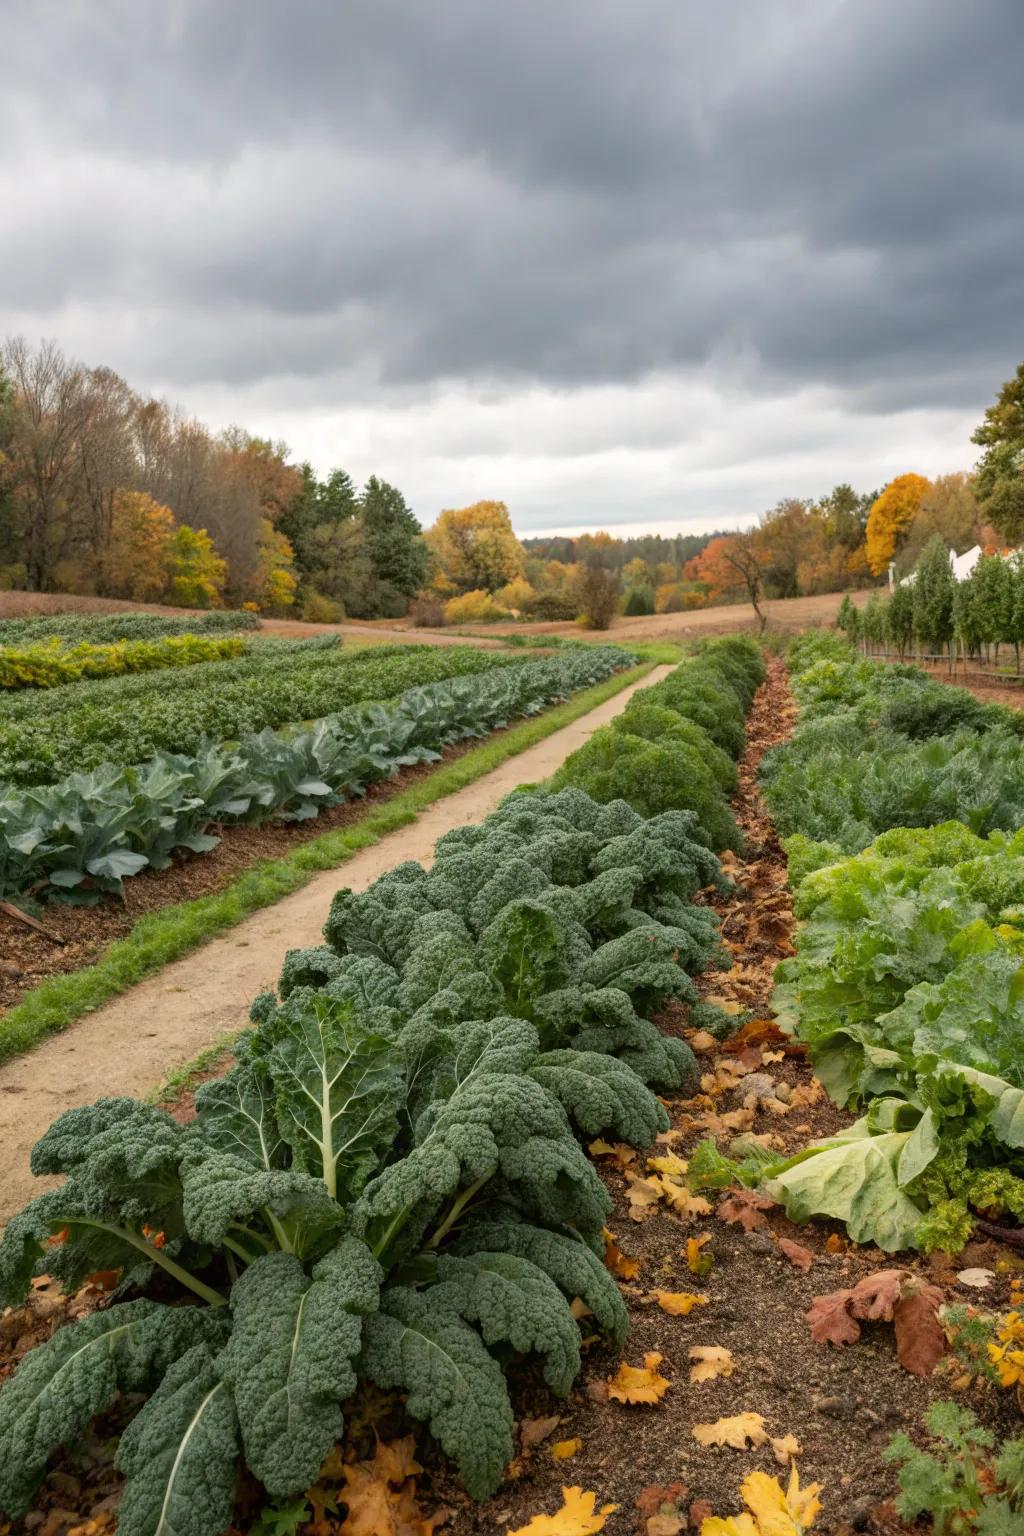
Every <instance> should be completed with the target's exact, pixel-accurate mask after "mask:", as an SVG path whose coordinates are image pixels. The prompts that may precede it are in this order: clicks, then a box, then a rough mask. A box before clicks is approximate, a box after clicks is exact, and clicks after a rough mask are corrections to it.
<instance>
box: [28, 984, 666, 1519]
mask: <svg viewBox="0 0 1024 1536" xmlns="http://www.w3.org/2000/svg"><path fill="white" fill-rule="evenodd" d="M380 1017H381V1016H380V1011H379V1009H375V1008H374V1007H370V1008H369V1009H368V1010H366V1011H361V1010H360V1009H359V1008H358V1007H357V1006H356V1004H355V1003H354V1002H353V1001H351V1000H348V1001H345V1000H341V999H339V998H336V997H330V996H328V995H327V994H326V993H325V992H314V991H312V990H311V989H310V988H308V987H297V988H296V989H294V990H293V991H291V992H290V993H289V996H288V997H287V999H286V1000H285V1001H284V1002H283V1003H282V1004H281V1005H279V1006H276V1007H274V1008H273V1009H272V1010H269V1011H268V1014H267V1017H266V1018H265V1020H264V1022H263V1023H262V1024H261V1025H260V1026H259V1028H257V1029H256V1030H255V1031H253V1032H252V1033H251V1034H250V1035H249V1036H248V1037H247V1038H246V1039H245V1041H244V1043H243V1044H242V1046H241V1047H240V1050H239V1053H238V1062H237V1065H236V1066H235V1067H234V1068H233V1070H232V1071H230V1072H229V1073H228V1074H227V1076H225V1077H224V1078H221V1079H219V1080H217V1081H215V1082H211V1083H209V1084H206V1085H204V1086H203V1087H202V1088H200V1089H199V1091H198V1092H197V1094H196V1109H197V1114H196V1119H195V1121H194V1123H193V1124H191V1125H189V1126H182V1125H180V1124H178V1123H177V1122H176V1121H175V1120H173V1119H172V1118H171V1117H170V1116H169V1115H167V1114H165V1113H164V1112H162V1111H161V1110H158V1109H154V1108H151V1107H149V1106H147V1105H144V1104H140V1103H138V1102H136V1101H134V1100H130V1099H106V1100H101V1101H100V1102H99V1103H97V1104H94V1105H90V1106H88V1107H87V1108H83V1109H76V1110H71V1111H68V1112H67V1113H66V1114H64V1115H62V1116H61V1117H60V1118H59V1119H58V1120H57V1121H56V1122H55V1123H54V1125H53V1126H52V1127H51V1128H50V1130H49V1131H48V1132H47V1134H46V1135H45V1136H44V1137H43V1139H42V1140H41V1141H40V1142H39V1143H38V1144H37V1146H36V1148H35V1149H34V1152H33V1158H32V1166H33V1170H34V1171H35V1172H36V1173H38V1174H63V1175H65V1182H64V1183H63V1185H62V1186H61V1187H60V1188H58V1189H54V1190H49V1191H47V1192H46V1193H45V1194H43V1195H41V1196H40V1197H39V1198H38V1199H36V1200H35V1201H33V1202H32V1203H31V1204H30V1205H29V1206H27V1207H26V1208H25V1210H23V1211H22V1212H21V1213H20V1214H19V1215H18V1216H16V1217H15V1218H14V1219H13V1220H12V1221H11V1223H10V1224H9V1226H8V1228H7V1230H6V1232H5V1234H4V1237H3V1240H2V1242H0V1305H13V1304H17V1303H18V1302H20V1301H21V1300H23V1298H24V1297H25V1295H26V1293H27V1291H28V1288H29V1285H30V1282H31V1278H32V1276H33V1274H34V1273H35V1272H37V1270H38V1269H40V1268H41V1267H43V1266H45V1268H46V1269H47V1271H48V1272H50V1273H51V1274H53V1275H54V1277H55V1278H57V1279H58V1280H59V1281H60V1282H61V1283H62V1284H63V1285H64V1286H65V1287H67V1288H71V1287H75V1286H77V1285H80V1284H81V1283H82V1282H83V1281H84V1280H85V1279H86V1277H87V1276H88V1275H89V1274H91V1273H93V1272H94V1271H96V1270H97V1269H101V1268H102V1269H117V1270H120V1271H121V1276H122V1281H121V1285H120V1287H119V1289H118V1291H117V1292H116V1293H115V1297H114V1299H113V1302H112V1304H111V1305H110V1306H109V1307H108V1308H107V1309H106V1310H103V1311H100V1312H97V1313H95V1314H94V1315H92V1316H90V1317H88V1318H86V1319H84V1320H83V1321H81V1322H78V1323H74V1324H72V1325H70V1326H68V1327H66V1328H63V1329H61V1330H60V1331H59V1332H58V1333H57V1334H55V1335H54V1337H53V1338H52V1339H51V1340H50V1341H49V1342H48V1343H46V1344H44V1345H41V1346H40V1347H38V1348H37V1349H35V1350H33V1351H32V1352H31V1354H30V1355H29V1356H28V1357H27V1358H26V1360H25V1361H24V1362H23V1364H22V1366H21V1367H20V1369H19V1370H18V1371H17V1373H16V1374H15V1375H14V1377H13V1378H12V1379H11V1381H10V1382H9V1383H8V1384H7V1385H6V1386H5V1387H4V1389H3V1391H2V1392H0V1452H2V1455H0V1508H2V1509H3V1510H4V1511H5V1512H6V1513H7V1514H8V1515H11V1516H14V1517H17V1516H20V1515H22V1514H23V1513H24V1512H25V1510H26V1509H27V1508H28V1505H29V1503H30V1501H31V1499H32V1496H33V1493H34V1491H35V1488H36V1486H37V1485H38V1483H39V1481H40V1479H41V1477H42V1476H43V1474H44V1471H45V1468H46V1464H47V1461H48V1458H49V1456H50V1455H51V1453H52V1452H53V1451H54V1450H55V1449H56V1448H57V1447H58V1446H60V1445H62V1444H66V1443H68V1442H73V1441H74V1440H75V1439H77V1438H78V1437H79V1436H80V1435H81V1433H82V1432H83V1430H84V1429H85V1428H86V1426H87V1425H88V1423H89V1421H90V1420H91V1419H92V1418H93V1417H94V1416H95V1415H96V1414H97V1413H100V1412H102V1411H103V1410H104V1409H105V1408H106V1407H108V1406H109V1404H110V1403H111V1401H112V1400H113V1398H114V1397H115V1395H116V1394H117V1393H118V1392H131V1393H148V1394H150V1395H149V1397H148V1400H147V1401H146V1403H145V1405H144V1406H143V1407H142V1409H141V1410H140V1412H139V1413H138V1414H137V1416H136V1417H135V1419H134V1420H133V1421H132V1423H131V1424H130V1425H129V1427H128V1429H127V1431H126V1432H125V1434H124V1436H123V1437H122V1440H121V1444H120V1447H119V1450H118V1453H117V1461H118V1466H119V1467H120V1469H121V1470H122V1471H123V1472H124V1473H125V1475H126V1477H127V1487H126V1491H125V1495H124V1500H123V1503H122V1506H121V1515H120V1529H121V1531H122V1532H127V1533H129V1536H146V1533H150V1532H155V1531H157V1530H161V1529H163V1530H166V1529H168V1528H169V1527H173V1528H174V1529H175V1530H180V1531H182V1532H188V1533H194V1536H218V1533H219V1532H220V1531H221V1530H222V1529H223V1528H224V1527H225V1526H226V1525H227V1524H229V1523H230V1516H231V1504H232V1498H233V1489H234V1482H235V1474H236V1469H237V1464H238V1461H239V1458H240V1457H241V1458H243V1459H244V1461H245V1463H246V1464H247V1465H248V1467H249V1469H250V1470H251V1471H252V1472H253V1473H254V1474H255V1476H256V1477H258V1478H259V1479H260V1480H261V1482H262V1483H263V1485H264V1486H265V1488H266V1489H267V1491H268V1493H269V1494H271V1495H272V1496H274V1497H278V1498H281V1497H288V1496H290V1495H294V1494H297V1493H300V1492H302V1491H303V1490H304V1489H305V1488H306V1487H308V1486H309V1485H310V1483H312V1482H313V1481H315V1479H316V1476H317V1474H318V1472H319V1468H320V1465H321V1463H322V1461H323V1459H324V1457H325V1456H326V1454H327V1452H328V1451H329V1450H330V1448H331V1446H332V1445H333V1444H334V1443H335V1441H336V1440H337V1439H338V1437H339V1435H340V1434H341V1432H342V1426H343V1404H344V1402H345V1400H346V1399H347V1398H348V1397H349V1396H350V1395H351V1394H352V1392H353V1391H354V1389H355V1387H356V1384H357V1381H358V1380H359V1379H360V1378H364V1379H368V1380H370V1381H373V1382H376V1383H377V1384H378V1385H380V1386H381V1387H384V1388H400V1389H401V1390H403V1391H405V1392H407V1393H408V1408H409V1411H410V1413H411V1414H412V1415H413V1416H414V1417H418V1418H421V1419H424V1420H425V1421H427V1423H428V1424H429V1426H430V1429H431V1431H432V1432H433V1434H434V1435H435V1436H436V1438H437V1439H438V1440H439V1441H440V1443H441V1445H442V1446H443V1448H444V1450H445V1451H446V1452H447V1453H448V1454H449V1455H450V1456H451V1458H452V1459H453V1460H454V1462H455V1463H456V1465H457V1466H458V1469H459V1472H460V1474H461V1476H462V1479H463V1481H464V1483H465V1485H466V1487H467V1489H468V1490H469V1491H470V1492H471V1493H472V1494H474V1495H475V1496H477V1497H482V1496H484V1495H486V1494H487V1493H489V1492H490V1491H492V1490H493V1489H494V1487H496V1485H497V1483H498V1481H499V1479H500V1476H501V1472H502V1469H503V1467H504V1466H505V1464H506V1462H507V1461H508V1459H509V1458H510V1456H511V1454H512V1449H513V1441H512V1412H511V1408H510V1405H509V1400H508V1393H507V1390H506V1387H505V1382H504V1374H503V1366H504V1365H505V1364H507V1363H508V1361H509V1359H510V1358H511V1357H512V1356H514V1355H537V1356H539V1357H540V1359H541V1360H542V1362H543V1369H544V1375H545V1379H546V1381H547V1382H548V1384H549V1386H550V1387H551V1388H552V1390H554V1391H555V1392H558V1393H560V1394H562V1395H564V1394H565V1393H566V1392H568V1390H569V1387H570V1385H571V1383H572V1381H573V1379H574V1377H575V1375H576V1372H577V1369H578V1366H579V1344H580V1335H579V1329H578V1326H577V1324H576V1321H575V1319H574V1317H573V1315H572V1312H571V1310H570V1302H571V1301H572V1300H573V1298H575V1297H580V1298H582V1299H583V1301H584V1302H585V1303H586V1305H587V1307H588V1308H589V1310H590V1311H591V1312H592V1313H593V1314H594V1316H595V1317H596V1319H597V1320H598V1323H599V1324H600V1325H601V1326H602V1327H603V1328H604V1329H606V1331H607V1332H608V1333H609V1334H610V1335H611V1336H612V1337H613V1338H616V1339H619V1338H621V1337H622V1336H623V1333H624V1330H625V1312H624V1308H623V1305H622V1302H621V1299H620V1298H619V1295H618V1291H617V1289H616V1286H615V1284H614V1281H613V1280H612V1279H611V1277H610V1275H609V1274H608V1272H607V1271H606V1270H605V1269H604V1266H603V1264H602V1262H601V1259H600V1257H599V1255H600V1252H601V1246H602V1244H601V1228H602V1224H603V1222H604V1219H605V1217H606V1214H607V1208H608V1197H607V1195H606V1192H605V1190H604V1187H603V1185H602V1184H601V1182H600V1180H599V1179H598V1177H597V1175H596V1173H595V1171H594V1169H593V1166H592V1164H591V1163H590V1162H589V1161H588V1159H587V1158H586V1156H585V1154H584V1153H583V1151H582V1149H581V1147H580V1144H579V1142H578V1140H577V1138H576V1136H575V1135H574V1133H573V1130H572V1121H575V1123H576V1124H577V1125H578V1126H579V1128H580V1130H581V1131H582V1132H583V1133H584V1134H586V1135H590V1134H594V1133H597V1132H606V1133H608V1134H613V1135H615V1136H620V1135H621V1136H629V1137H632V1138H634V1139H635V1140H637V1141H638V1142H649V1141H650V1140H652V1139H653V1137H654V1135H655V1134H656V1132H657V1131H658V1130H659V1129H660V1128H662V1127H663V1126H664V1125H665V1123H666V1121H665V1117H664V1111H663V1110H662V1107H661V1106H660V1104H658V1102H657V1100H655V1099H654V1097H653V1095H651V1094H650V1092H649V1090H647V1089H646V1088H645V1087H644V1086H643V1084H642V1083H641V1082H640V1081H639V1079H638V1078H637V1077H636V1076H635V1075H634V1074H633V1073H632V1072H631V1071H630V1070H629V1068H628V1067H626V1066H624V1065H623V1064H622V1063H620V1062H617V1061H614V1060H612V1059H610V1058H605V1057H601V1058H593V1057H590V1056H588V1054H587V1053H585V1052H577V1051H568V1052H559V1051H555V1052H544V1051H542V1050H541V1048H540V1041H539V1038H538V1034H537V1031H536V1029H534V1027H533V1026H532V1025H531V1024H530V1023H528V1022H527V1021H526V1020H524V1019H519V1018H510V1017H496V1018H491V1019H489V1020H486V1021H478V1022H476V1023H475V1024H473V1023H471V1024H468V1025H467V1024H465V1023H460V1024H459V1026H458V1027H457V1028H447V1029H446V1028H445V1027H444V1026H443V1025H442V1024H439V1023H437V1022H436V1021H435V1022H430V1021H424V1020H418V1021H410V1023H409V1024H407V1025H406V1027H405V1028H404V1030H402V1031H398V1032H395V1031H391V1032H388V1033H385V1032H382V1031H381V1029H380V1027H379V1024H380ZM157 1297H159V1298H160V1299H156V1298H157Z"/></svg>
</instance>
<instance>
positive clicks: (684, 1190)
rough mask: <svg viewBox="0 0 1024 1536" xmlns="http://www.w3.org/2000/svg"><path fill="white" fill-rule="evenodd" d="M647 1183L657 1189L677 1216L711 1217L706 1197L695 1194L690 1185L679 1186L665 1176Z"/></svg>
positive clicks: (657, 1177)
mask: <svg viewBox="0 0 1024 1536" xmlns="http://www.w3.org/2000/svg"><path fill="white" fill-rule="evenodd" d="M647 1182H648V1184H650V1185H651V1186H652V1187H656V1188H657V1190H658V1193H659V1194H660V1196H661V1197H662V1199H663V1200H664V1201H665V1203H666V1204H667V1205H668V1206H669V1207H670V1208H671V1209H672V1210H673V1211H675V1213H676V1215H677V1216H710V1214H711V1206H710V1205H709V1204H708V1202H707V1201H706V1200H705V1199H704V1196H703V1195H695V1194H693V1193H692V1192H691V1190H690V1188H689V1186H688V1185H686V1184H678V1183H676V1181H675V1180H674V1179H669V1178H666V1177H665V1176H664V1175H657V1176H656V1177H654V1178H651V1179H648V1180H647Z"/></svg>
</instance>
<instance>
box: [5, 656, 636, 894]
mask: <svg viewBox="0 0 1024 1536" xmlns="http://www.w3.org/2000/svg"><path fill="white" fill-rule="evenodd" d="M625 660H628V658H627V657H626V655H625V653H624V652H622V651H620V650H617V649H615V648H613V647H590V646H581V647H580V648H578V649H577V650H573V651H563V652H560V653H559V654H558V655H557V656H554V657H551V658H549V659H547V660H544V661H535V662H526V663H523V664H522V665H518V666H514V667H502V668H497V669H495V668H492V669H491V670H490V671H487V672H483V673H479V674H477V675H476V676H470V677H462V678H453V679H451V680H449V681H447V682H441V683H432V684H430V685H428V686H427V687H423V688H410V689H408V690H407V691H406V692H405V693H404V694H402V696H401V698H400V699H399V701H398V702H397V703H395V704H391V705H384V704H363V705H359V706H355V707H354V708H352V709H349V710H346V711H344V712H343V713H341V714H338V715H332V716H328V717H327V718H326V719H323V720H319V721H317V722H316V724H315V725H314V726H313V727H312V728H311V729H309V730H306V731H298V732H295V733H294V734H292V735H291V736H289V737H288V738H284V737H282V736H279V735H276V734H275V733H274V732H273V731H271V730H269V729H268V730H265V731H262V732H261V733H260V734H258V735H252V736H246V737H244V738H243V739H242V741H241V742H239V744H238V746H237V747H233V748H232V747H221V746H217V745H212V744H211V745H207V746H204V747H201V748H200V750H199V751H198V752H197V753H194V754H192V755H191V756H185V755H177V756H175V755H171V754H170V753H164V752H161V753H157V754H155V755H154V756H153V757H152V758H150V760H149V761H148V762H146V763H143V764H141V765H140V766H139V767H137V768H118V767H113V766H110V765H107V766H104V767H101V768H98V769H96V770H95V771H94V772H92V773H74V774H71V775H70V776H69V777H68V778H66V779H64V780H63V781H62V782H61V783H60V784H57V785H54V786H52V787H40V788H37V789H30V790H23V791H20V792H19V791H13V790H11V791H7V792H6V793H5V792H4V791H2V790H0V894H19V893H23V892H27V891H32V892H33V893H39V892H42V893H45V894H46V895H48V896H50V897H51V898H52V897H54V896H65V897H66V896H67V895H68V894H70V896H71V897H73V898H74V899H77V900H82V899H86V900H95V899H96V897H97V895H98V893H99V892H101V891H110V892H113V893H120V892H121V889H122V884H121V882H122V880H123V879H124V878H125V877H126V876H129V875H134V874H138V872H139V871H140V870H141V869H145V868H146V867H147V865H148V866H150V867H153V868H156V869H162V868H165V867H166V866H167V864H168V863H169V862H170V857H171V854H172V852H173V851H174V849H176V848H187V849H189V850H190V851H191V852H193V853H203V852H206V851H208V850H209V849H211V848H213V847H215V846H216V844H217V842H218V838H217V837H216V836H215V835H214V834H213V833H211V832H210V831H208V830H207V829H208V827H209V826H210V825H211V823H212V824H216V823H220V822H224V821H228V822H231V821H240V820H244V821H249V822H260V821H265V820H267V819H268V818H271V817H274V818H278V819H281V820H286V821H302V820H305V819H307V818H309V817H312V816H316V815H317V813H318V812H319V811H320V810H321V809H323V808H325V807H328V806H331V805H337V804H338V803H339V802H341V801H343V800H347V799H351V798H352V797H353V796H355V795H360V794H363V793H364V792H365V789H366V787H367V785H369V784H371V783H373V782H374V781H375V780H377V779H382V778H387V777H389V776H390V775H392V774H394V773H395V772H397V770H398V769H400V768H403V767H407V766H411V765H413V764H416V763H424V762H436V761H437V759H438V758H439V756H440V754H441V751H442V750H443V748H444V747H446V746H448V745H450V744H451V743H453V742H456V741H462V740H465V739H467V738H470V737H474V736H482V735H484V734H485V733H486V732H488V731H491V730H494V729H497V728H500V727H501V726H503V725H505V724H507V723H508V721H509V720H512V719H515V718H517V717H520V716H528V715H532V714H537V713H538V712H539V711H540V710H541V709H543V708H544V707H545V706H546V705H548V704H551V703H555V702H557V701H558V700H561V699H564V698H566V697H568V695H569V694H571V693H575V692H576V691H577V690H579V689H581V688H585V687H588V686H589V685H590V684H592V683H595V682H599V681H600V680H601V679H603V678H605V677H608V676H610V675H611V673H612V672H614V671H616V670H617V669H618V668H619V667H620V666H621V665H622V664H623V662H624V661H625Z"/></svg>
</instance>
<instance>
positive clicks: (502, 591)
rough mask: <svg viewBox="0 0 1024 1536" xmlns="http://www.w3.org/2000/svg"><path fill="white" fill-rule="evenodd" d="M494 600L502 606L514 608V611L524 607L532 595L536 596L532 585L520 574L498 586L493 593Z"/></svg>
mask: <svg viewBox="0 0 1024 1536" xmlns="http://www.w3.org/2000/svg"><path fill="white" fill-rule="evenodd" d="M494 596H495V598H496V600H497V601H498V602H499V603H501V605H502V606H503V607H504V608H511V609H514V611H515V612H516V613H518V612H519V610H520V609H521V608H524V607H525V606H526V604H527V603H528V602H529V601H530V599H531V598H532V597H535V596H536V593H535V592H534V589H533V587H531V585H530V583H529V582H528V581H526V580H525V579H524V578H523V577H522V576H517V577H516V578H515V579H514V580H513V581H510V582H508V584H507V585H506V586H504V587H499V588H498V590H497V592H495V594H494Z"/></svg>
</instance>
